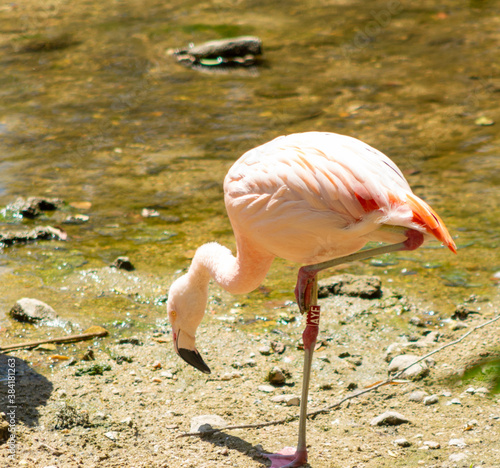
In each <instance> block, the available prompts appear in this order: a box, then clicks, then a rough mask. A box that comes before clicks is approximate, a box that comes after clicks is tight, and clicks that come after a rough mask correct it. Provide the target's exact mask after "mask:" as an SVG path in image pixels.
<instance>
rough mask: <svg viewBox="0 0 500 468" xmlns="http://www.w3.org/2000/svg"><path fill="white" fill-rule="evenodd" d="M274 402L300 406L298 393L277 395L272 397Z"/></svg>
mask: <svg viewBox="0 0 500 468" xmlns="http://www.w3.org/2000/svg"><path fill="white" fill-rule="evenodd" d="M271 401H272V402H274V403H285V404H286V405H287V406H299V405H300V398H299V397H298V396H296V395H276V396H273V397H271Z"/></svg>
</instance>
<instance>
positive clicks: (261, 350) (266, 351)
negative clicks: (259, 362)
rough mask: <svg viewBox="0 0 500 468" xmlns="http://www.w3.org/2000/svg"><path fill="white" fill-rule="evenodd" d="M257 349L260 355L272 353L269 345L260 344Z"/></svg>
mask: <svg viewBox="0 0 500 468" xmlns="http://www.w3.org/2000/svg"><path fill="white" fill-rule="evenodd" d="M257 351H259V353H260V354H262V356H269V355H271V353H272V349H271V346H267V345H264V346H261V347H260V348H259V349H258V350H257Z"/></svg>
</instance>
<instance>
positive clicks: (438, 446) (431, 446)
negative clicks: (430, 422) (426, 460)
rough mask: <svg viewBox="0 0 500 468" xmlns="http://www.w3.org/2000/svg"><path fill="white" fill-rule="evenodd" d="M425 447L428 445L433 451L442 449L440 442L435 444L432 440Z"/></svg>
mask: <svg viewBox="0 0 500 468" xmlns="http://www.w3.org/2000/svg"><path fill="white" fill-rule="evenodd" d="M424 445H426V446H427V447H429V448H430V449H432V450H437V449H439V448H441V444H440V443H439V442H434V441H432V440H429V441H427V442H424Z"/></svg>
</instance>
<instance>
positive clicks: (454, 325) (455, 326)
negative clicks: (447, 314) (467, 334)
mask: <svg viewBox="0 0 500 468" xmlns="http://www.w3.org/2000/svg"><path fill="white" fill-rule="evenodd" d="M450 328H451V330H453V331H456V330H463V329H464V328H468V325H467V324H466V323H464V322H451V324H450Z"/></svg>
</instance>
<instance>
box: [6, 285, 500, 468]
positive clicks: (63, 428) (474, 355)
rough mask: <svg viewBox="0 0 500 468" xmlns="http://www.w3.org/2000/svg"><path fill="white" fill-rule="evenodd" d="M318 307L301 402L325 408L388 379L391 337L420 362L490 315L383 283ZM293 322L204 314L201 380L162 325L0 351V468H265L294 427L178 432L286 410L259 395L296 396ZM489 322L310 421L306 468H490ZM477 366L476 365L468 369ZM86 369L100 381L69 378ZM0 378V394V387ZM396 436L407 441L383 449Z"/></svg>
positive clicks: (496, 449)
mask: <svg viewBox="0 0 500 468" xmlns="http://www.w3.org/2000/svg"><path fill="white" fill-rule="evenodd" d="M320 303H321V306H322V310H323V318H322V323H321V332H320V336H319V348H318V349H317V351H316V353H315V359H314V365H313V375H312V385H311V393H310V401H309V407H310V410H315V409H319V408H322V407H326V406H329V405H332V404H334V403H335V402H336V401H338V400H339V399H340V398H342V397H344V396H345V395H348V394H350V393H351V392H352V391H354V392H356V391H357V390H359V389H362V388H363V387H365V386H367V385H370V384H373V383H375V382H377V381H380V380H383V379H385V378H387V369H388V362H387V361H386V359H385V358H386V350H387V348H388V346H389V345H391V343H400V347H399V348H398V349H399V351H398V349H396V350H395V351H393V352H392V354H393V355H394V354H398V353H402V354H415V355H419V356H422V355H424V354H426V353H428V352H430V351H432V350H433V349H436V348H439V347H440V346H442V345H444V344H446V343H448V342H451V341H453V340H456V339H457V338H459V337H460V336H462V335H463V334H464V333H465V332H467V331H468V330H471V329H472V328H474V326H476V325H478V324H480V323H483V322H485V321H487V320H488V319H491V318H492V317H494V316H495V314H497V313H498V311H496V310H495V308H494V306H493V305H492V304H490V303H488V302H487V301H485V302H481V300H480V299H478V300H476V301H475V302H471V303H469V304H467V307H468V308H469V310H474V311H479V312H480V313H478V314H470V315H469V316H468V318H467V319H466V320H464V321H459V320H451V321H450V320H449V319H448V320H446V319H445V320H442V319H444V317H439V315H437V316H436V315H434V316H431V315H429V314H428V310H429V308H428V307H426V306H425V305H424V304H418V305H416V303H415V302H414V301H411V300H409V299H408V298H405V297H401V296H400V295H398V294H394V293H393V292H391V291H390V290H388V289H383V295H382V297H381V298H379V299H361V298H359V297H347V296H330V297H328V298H326V299H321V300H320ZM293 310H294V309H293V308H290V309H289V310H285V316H289V317H292V316H293V313H294V312H293ZM426 311H427V312H426ZM233 312H234V311H233ZM235 316H236V317H237V312H236V313H235ZM226 318H227V317H226ZM229 318H231V317H229ZM233 318H234V317H233ZM457 324H458V325H457ZM302 326H303V325H302V321H301V319H300V317H299V319H298V320H295V321H293V320H292V321H289V322H288V323H286V321H284V323H283V324H281V325H278V326H277V327H275V328H273V329H272V330H269V331H267V332H262V333H258V334H257V333H255V334H251V333H250V334H249V333H244V332H242V331H241V327H239V326H238V325H236V324H235V323H232V320H229V319H228V320H225V321H221V320H218V319H217V318H214V317H212V318H207V319H206V320H205V321H204V323H203V324H202V327H201V328H200V330H199V336H198V342H199V348H200V351H201V352H202V354H203V356H205V357H206V360H207V363H208V364H209V366H210V367H211V368H212V374H211V375H210V376H208V377H207V376H206V375H204V374H201V373H200V372H198V371H196V370H194V369H192V368H190V367H188V366H187V365H185V364H184V362H183V361H181V360H180V359H179V358H178V357H177V356H176V355H175V354H174V352H173V350H172V346H171V338H170V333H169V331H168V327H167V326H165V328H162V327H159V328H156V329H155V330H151V332H144V333H142V334H139V335H137V341H136V340H129V341H131V342H128V343H121V344H120V343H118V340H116V339H113V338H106V339H104V340H103V341H101V342H100V344H97V345H94V346H91V348H92V349H93V356H92V353H90V355H89V353H86V354H87V355H86V356H83V355H82V354H83V352H84V351H85V349H86V348H87V346H88V343H87V344H80V345H79V347H78V346H75V345H71V346H69V347H68V345H66V346H63V345H60V346H58V347H57V349H56V350H48V351H40V350H33V351H17V352H12V353H10V354H8V355H1V356H0V359H1V361H0V367H1V369H2V375H7V372H6V369H7V368H8V367H9V366H10V365H12V363H14V365H15V368H16V394H15V397H16V405H17V408H16V409H15V411H16V418H17V427H16V435H17V440H16V446H15V450H16V451H15V457H14V459H9V458H8V456H9V455H10V452H9V445H8V444H7V443H4V444H3V445H1V446H0V465H1V466H26V467H49V466H51V467H52V466H56V467H61V468H62V467H77V466H80V467H196V468H201V467H219V466H221V467H222V466H235V467H236V466H237V467H242V468H249V467H261V466H270V462H269V461H267V460H266V459H265V458H263V457H262V456H261V455H260V452H261V451H269V452H271V451H276V450H279V449H281V448H283V447H284V446H287V445H294V444H295V443H296V435H297V427H298V422H297V421H292V422H289V423H286V424H278V425H271V426H268V427H265V428H261V429H240V430H223V431H222V432H220V433H218V434H215V435H211V436H204V437H202V438H200V437H187V438H179V436H180V435H181V434H183V433H184V432H186V431H190V429H191V422H192V418H193V417H195V416H200V415H217V416H219V417H221V418H223V420H224V421H225V423H226V424H227V425H236V424H245V423H258V422H265V421H272V420H277V419H282V418H284V417H286V416H294V415H296V414H298V407H297V406H287V405H286V404H285V403H276V402H273V401H272V400H271V398H272V397H273V396H276V395H281V394H285V395H300V379H301V374H302V353H303V351H301V350H300V349H298V348H300V346H299V342H300V336H301V331H302ZM499 326H500V325H499V322H495V323H493V324H491V325H489V326H487V327H484V328H482V329H479V330H477V331H475V332H474V333H472V334H471V335H470V336H469V337H467V338H465V339H464V340H463V341H462V342H461V343H459V344H458V345H455V346H450V347H448V348H446V349H444V350H442V351H440V352H439V353H437V354H435V355H433V356H432V360H430V361H429V364H430V367H429V371H430V372H429V374H428V375H427V376H426V377H424V378H423V379H421V380H417V381H407V382H406V383H401V384H398V385H390V386H385V387H382V388H380V389H379V390H377V391H374V392H370V393H368V394H366V395H363V396H360V397H357V398H355V399H353V400H350V402H349V403H346V404H344V405H342V407H341V408H340V409H337V410H333V411H330V412H328V413H326V414H321V415H318V416H316V417H315V418H312V419H310V420H309V421H308V443H309V447H310V448H309V452H310V455H309V465H308V466H311V467H315V468H322V467H352V468H354V467H358V468H360V467H385V466H387V467H389V466H390V467H394V466H396V467H409V466H423V467H454V466H458V467H462V466H463V467H470V466H481V467H491V468H493V467H495V466H498V460H500V446H499V445H498V438H499V429H500V405H499V403H500V399H499V396H498V394H494V393H492V392H487V391H486V390H485V388H486V389H487V388H488V387H489V388H491V376H492V372H491V370H492V364H491V360H492V359H495V356H496V359H498V349H499V347H498V343H499V342H498V340H499V338H498V337H499V333H498V332H499ZM463 327H466V328H463ZM454 329H455V330H454ZM403 330H405V331H404V332H403ZM435 340H437V341H435ZM273 347H274V349H276V351H274V350H273ZM280 348H281V349H280ZM283 348H284V351H283ZM495 349H496V353H497V354H495ZM71 350H73V351H71ZM279 351H282V352H281V353H280V352H279ZM71 352H73V353H75V354H76V355H77V359H76V360H75V363H74V365H68V361H61V363H60V364H58V365H56V366H55V367H54V368H53V369H52V371H51V372H43V373H38V372H37V371H36V370H35V368H33V367H32V366H30V365H29V364H30V362H31V361H33V360H34V359H35V358H36V357H37V356H40V354H44V355H46V356H47V359H48V356H50V355H54V354H62V355H64V354H66V355H70V354H71ZM269 352H270V354H269ZM92 357H93V358H94V359H93V360H92ZM84 358H85V359H90V360H84ZM12 359H13V360H14V361H12ZM497 362H498V361H497ZM478 363H480V364H481V365H480V366H479V367H478V369H479V371H478V372H476V373H470V372H469V373H467V372H466V371H467V369H469V368H471V367H473V366H474V365H475V364H478ZM488 363H489V364H488ZM96 365H97V367H96ZM92 366H93V367H92ZM275 366H278V367H279V368H281V369H282V370H283V372H284V374H285V375H286V376H287V378H286V382H285V385H282V386H270V385H269V382H268V381H267V380H266V379H267V377H268V373H269V371H270V370H271V369H273V368H274V367H275ZM89 368H92V369H94V370H97V371H101V372H102V375H88V374H83V375H78V374H80V373H81V372H82V371H88V370H89ZM464 372H465V374H464ZM2 384H3V385H5V388H6V389H7V382H5V381H3V382H2ZM263 385H264V386H267V387H264V389H266V390H267V391H263V387H262V386H263ZM415 391H424V392H426V393H427V394H428V395H436V396H437V402H436V403H434V404H431V405H426V404H424V403H423V402H414V401H410V399H409V396H410V394H412V393H413V392H415ZM7 395H8V393H7V391H5V392H4V391H3V390H2V393H1V399H2V401H1V402H0V408H2V409H3V411H5V412H7V411H6V408H7V407H8V405H9V401H8V400H7ZM386 411H396V412H398V413H400V414H402V415H403V416H404V417H406V418H407V419H408V420H409V422H408V423H404V424H401V425H397V426H373V425H371V424H370V423H371V421H372V419H373V418H374V417H376V416H379V415H381V414H382V413H384V412H386ZM402 438H404V439H406V440H407V442H408V444H409V446H407V447H401V446H399V445H397V444H396V443H395V441H396V440H398V439H402Z"/></svg>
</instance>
